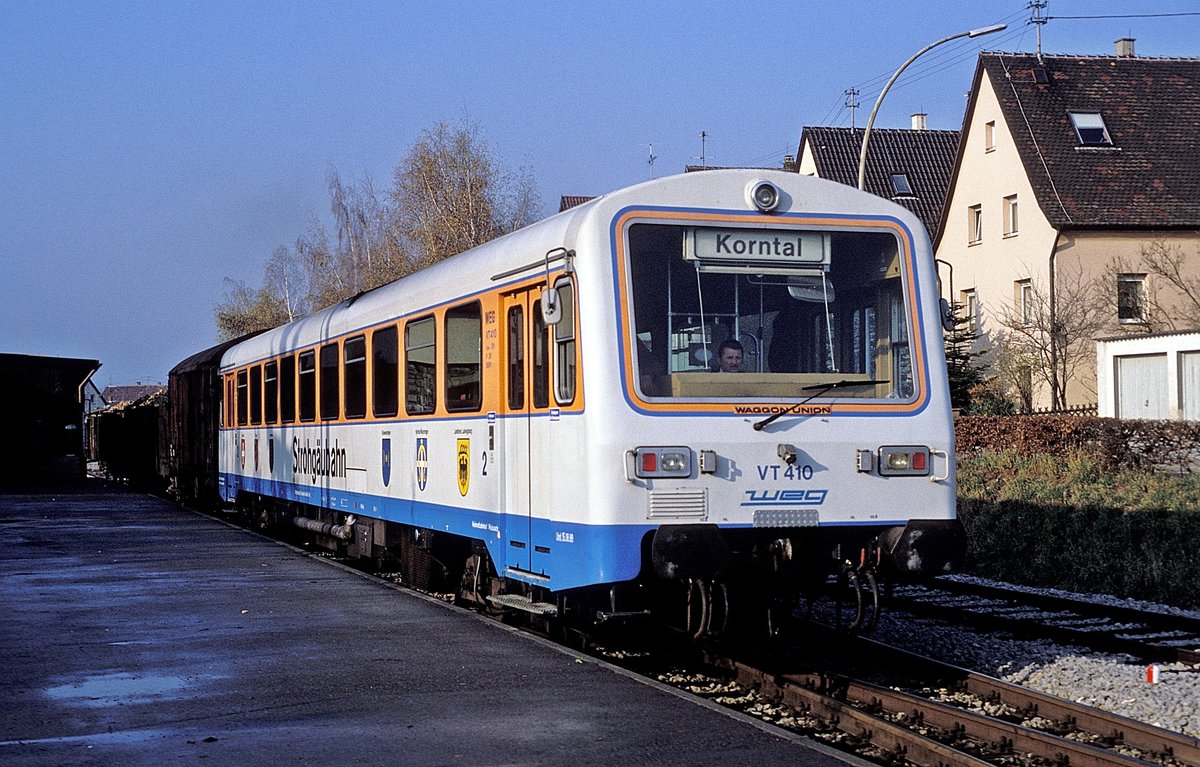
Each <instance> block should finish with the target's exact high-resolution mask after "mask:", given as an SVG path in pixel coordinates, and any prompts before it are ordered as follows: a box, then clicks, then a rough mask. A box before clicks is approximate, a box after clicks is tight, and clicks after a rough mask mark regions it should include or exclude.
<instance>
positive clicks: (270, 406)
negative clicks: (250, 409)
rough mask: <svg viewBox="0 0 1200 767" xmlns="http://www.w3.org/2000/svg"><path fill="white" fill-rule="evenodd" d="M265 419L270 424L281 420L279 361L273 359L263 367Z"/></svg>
mask: <svg viewBox="0 0 1200 767" xmlns="http://www.w3.org/2000/svg"><path fill="white" fill-rule="evenodd" d="M263 384H264V386H265V388H264V389H263V421H264V422H266V423H268V424H274V423H277V422H278V420H279V363H278V362H276V361H275V360H271V361H270V362H268V363H267V364H266V365H265V366H264V367H263Z"/></svg>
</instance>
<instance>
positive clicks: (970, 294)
mask: <svg viewBox="0 0 1200 767" xmlns="http://www.w3.org/2000/svg"><path fill="white" fill-rule="evenodd" d="M961 298H962V308H963V318H964V319H966V321H967V332H969V333H978V332H979V297H978V296H977V295H976V294H975V289H974V288H972V289H971V290H964V291H963V292H962V295H961Z"/></svg>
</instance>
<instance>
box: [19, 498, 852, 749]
mask: <svg viewBox="0 0 1200 767" xmlns="http://www.w3.org/2000/svg"><path fill="white" fill-rule="evenodd" d="M0 536H2V537H0V542H2V546H0V657H2V658H3V663H2V664H0V693H2V694H0V764H3V765H5V766H6V767H18V766H23V765H93V764H94V765H122V766H123V767H124V766H129V765H162V764H179V763H186V762H189V761H194V760H203V763H204V764H215V765H225V764H228V765H260V764H270V765H290V764H301V765H305V764H307V765H358V764H370V765H408V764H412V765H468V764H469V765H492V764H494V765H571V767H586V766H588V765H604V766H605V767H610V766H611V765H753V766H754V767H766V766H767V765H784V764H786V765H790V766H791V767H796V766H797V765H800V766H801V767H834V766H840V765H844V764H845V763H846V762H847V761H849V762H853V763H857V760H854V759H852V758H851V757H845V756H842V755H840V754H836V753H833V752H831V751H829V750H828V749H827V748H825V747H824V746H819V745H816V744H813V743H811V742H810V741H808V740H806V739H804V738H800V737H797V736H782V735H779V734H774V733H773V731H771V730H770V729H769V728H764V727H763V726H761V725H758V724H756V723H753V722H751V721H749V720H748V719H747V718H745V717H739V716H737V715H732V716H731V715H729V714H727V713H724V712H722V711H720V710H717V709H716V708H715V707H713V706H711V705H705V704H701V703H697V702H695V701H693V700H690V699H687V698H684V697H681V696H679V695H677V694H674V693H672V692H670V691H668V690H665V689H663V688H661V687H658V686H655V685H653V684H647V683H645V682H642V681H638V680H636V679H634V678H631V677H630V676H628V675H626V674H622V673H619V672H617V671H614V670H613V669H612V668H610V667H608V666H607V665H606V664H602V663H597V662H594V661H592V660H590V659H588V658H585V657H579V656H576V655H574V654H573V653H571V652H569V651H566V650H564V649H562V648H558V647H555V646H552V645H550V644H549V643H547V642H544V641H539V640H536V639H530V638H528V637H525V636H523V635H520V634H517V633H515V632H513V631H512V630H510V629H507V628H505V627H503V626H500V625H498V624H495V623H493V622H490V621H486V620H484V619H482V618H480V617H478V616H475V615H472V614H469V613H465V612H463V611H458V610H453V609H450V608H449V607H447V606H444V605H441V604H438V603H436V602H433V601H431V600H429V599H426V598H424V597H421V596H419V595H415V594H412V593H410V592H406V591H403V590H399V589H396V588H394V587H390V586H388V585H387V584H384V583H382V582H379V581H376V580H373V579H368V578H366V577H364V576H361V575H358V574H355V573H353V572H349V571H347V570H346V569H344V568H338V567H333V566H330V565H329V564H327V563H324V562H321V561H319V560H318V559H316V558H313V557H309V556H307V555H305V554H304V553H303V552H300V551H297V550H295V549H293V548H291V547H287V546H283V545H280V544H277V543H274V542H272V541H269V540H267V539H264V538H262V537H260V536H257V535H255V534H253V533H250V532H246V531H243V530H239V529H236V528H233V527H230V526H228V525H225V524H223V523H222V522H220V521H218V520H214V519H210V518H208V517H205V516H201V515H199V514H195V513H193V512H191V511H188V510H186V509H182V508H180V507H178V506H175V505H173V504H170V503H167V502H165V501H161V500H158V499H154V498H150V497H147V496H142V495H134V494H126V493H120V492H116V491H112V490H109V489H106V488H105V487H104V486H102V485H99V484H98V483H92V482H89V483H85V484H84V485H82V486H80V487H77V488H75V489H74V490H73V491H70V492H66V491H58V492H55V493H45V492H43V493H30V494H8V495H0Z"/></svg>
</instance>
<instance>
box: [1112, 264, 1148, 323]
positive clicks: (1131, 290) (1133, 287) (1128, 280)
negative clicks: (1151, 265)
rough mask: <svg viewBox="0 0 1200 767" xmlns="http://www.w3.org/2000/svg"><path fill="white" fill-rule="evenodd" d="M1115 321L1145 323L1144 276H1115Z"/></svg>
mask: <svg viewBox="0 0 1200 767" xmlns="http://www.w3.org/2000/svg"><path fill="white" fill-rule="evenodd" d="M1117 320H1118V321H1120V322H1122V323H1139V322H1145V321H1146V275H1144V274H1119V275H1117Z"/></svg>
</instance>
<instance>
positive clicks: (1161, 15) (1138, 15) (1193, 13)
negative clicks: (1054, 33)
mask: <svg viewBox="0 0 1200 767" xmlns="http://www.w3.org/2000/svg"><path fill="white" fill-rule="evenodd" d="M1172 16H1200V11H1181V12H1179V13H1120V14H1111V15H1107V16H1046V17H1045V18H1046V19H1163V18H1169V17H1172Z"/></svg>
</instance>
